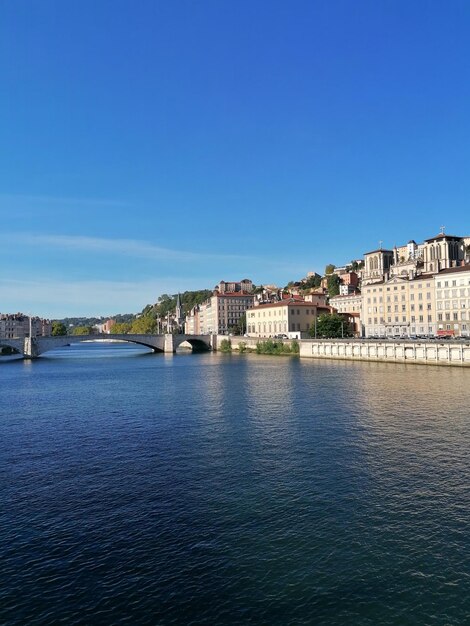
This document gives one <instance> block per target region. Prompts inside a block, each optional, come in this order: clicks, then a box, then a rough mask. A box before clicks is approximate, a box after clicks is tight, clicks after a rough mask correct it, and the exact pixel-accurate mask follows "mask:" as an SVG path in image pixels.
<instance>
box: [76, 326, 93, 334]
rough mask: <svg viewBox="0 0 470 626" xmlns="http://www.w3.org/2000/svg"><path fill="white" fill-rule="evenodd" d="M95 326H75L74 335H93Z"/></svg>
mask: <svg viewBox="0 0 470 626" xmlns="http://www.w3.org/2000/svg"><path fill="white" fill-rule="evenodd" d="M92 334H93V326H75V328H74V329H73V330H72V335H92Z"/></svg>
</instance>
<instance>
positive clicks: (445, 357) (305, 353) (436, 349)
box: [299, 339, 470, 367]
mask: <svg viewBox="0 0 470 626" xmlns="http://www.w3.org/2000/svg"><path fill="white" fill-rule="evenodd" d="M299 343H300V356H301V357H305V358H311V359H346V360H350V361H356V360H357V361H384V362H387V363H419V364H421V365H423V364H425V365H457V366H460V367H462V366H463V367H470V341H468V342H461V341H411V340H410V341H380V340H377V341H372V340H342V339H330V340H327V339H323V340H308V339H304V340H303V341H300V342H299Z"/></svg>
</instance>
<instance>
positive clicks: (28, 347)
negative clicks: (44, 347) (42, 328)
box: [23, 337, 39, 359]
mask: <svg viewBox="0 0 470 626" xmlns="http://www.w3.org/2000/svg"><path fill="white" fill-rule="evenodd" d="M23 354H24V358H25V359H37V358H38V356H39V349H38V344H37V341H36V340H35V339H34V337H25V338H24V346H23Z"/></svg>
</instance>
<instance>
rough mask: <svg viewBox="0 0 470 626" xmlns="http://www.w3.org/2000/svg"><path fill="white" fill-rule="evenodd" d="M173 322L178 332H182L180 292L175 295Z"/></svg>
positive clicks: (182, 319) (182, 318)
mask: <svg viewBox="0 0 470 626" xmlns="http://www.w3.org/2000/svg"><path fill="white" fill-rule="evenodd" d="M175 322H176V327H177V329H178V331H179V332H184V310H183V305H182V304H181V297H180V294H178V295H177V297H176V307H175Z"/></svg>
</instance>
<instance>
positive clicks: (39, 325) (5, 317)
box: [0, 313, 52, 339]
mask: <svg viewBox="0 0 470 626" xmlns="http://www.w3.org/2000/svg"><path fill="white" fill-rule="evenodd" d="M30 325H31V336H32V337H50V336H51V334H52V322H51V321H50V320H47V319H43V318H40V317H31V318H30V317H29V316H28V315H24V314H23V313H0V338H1V339H24V337H29V336H30Z"/></svg>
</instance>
